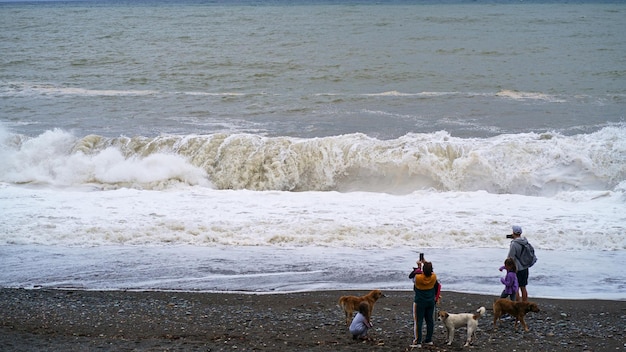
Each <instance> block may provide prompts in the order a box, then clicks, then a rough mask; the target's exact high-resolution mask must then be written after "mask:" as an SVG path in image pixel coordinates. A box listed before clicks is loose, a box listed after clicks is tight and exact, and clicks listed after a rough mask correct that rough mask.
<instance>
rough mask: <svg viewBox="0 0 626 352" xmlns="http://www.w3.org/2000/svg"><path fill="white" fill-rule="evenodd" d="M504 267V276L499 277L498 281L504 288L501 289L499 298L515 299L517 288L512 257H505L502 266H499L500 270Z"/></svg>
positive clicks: (515, 270) (515, 269) (515, 271)
mask: <svg viewBox="0 0 626 352" xmlns="http://www.w3.org/2000/svg"><path fill="white" fill-rule="evenodd" d="M504 269H506V276H505V277H501V278H500V281H501V282H502V283H503V284H504V290H502V294H501V295H500V298H507V297H511V301H515V296H516V295H517V289H518V283H517V266H516V265H515V260H514V259H513V258H506V260H505V261H504V266H501V267H500V271H502V270H504Z"/></svg>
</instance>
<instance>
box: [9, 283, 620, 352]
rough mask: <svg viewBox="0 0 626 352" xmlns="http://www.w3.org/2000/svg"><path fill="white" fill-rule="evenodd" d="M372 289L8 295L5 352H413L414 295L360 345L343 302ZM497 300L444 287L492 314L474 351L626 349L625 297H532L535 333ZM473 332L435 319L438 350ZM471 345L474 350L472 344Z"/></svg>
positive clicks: (462, 304) (455, 303) (448, 296)
mask: <svg viewBox="0 0 626 352" xmlns="http://www.w3.org/2000/svg"><path fill="white" fill-rule="evenodd" d="M365 293H367V291H365V290H337V291H310V292H292V293H276V294H272V293H253V292H250V293H216V292H212V293H209V292H171V291H79V290H50V289H38V290H26V289H8V288H3V289H0V321H1V322H2V323H1V325H0V346H3V351H29V350H40V351H56V350H64V351H87V350H95V349H97V350H101V351H119V350H133V351H163V350H170V351H226V350H230V351H232V350H234V349H236V350H238V351H253V350H254V351H293V350H298V351H339V350H341V351H361V350H375V351H410V350H417V349H414V348H410V347H409V345H410V343H411V341H412V340H413V329H412V326H413V318H412V314H411V308H410V307H411V304H412V299H413V293H412V292H411V291H384V293H385V295H386V297H383V298H381V299H380V300H379V301H378V302H377V303H376V305H375V308H374V311H373V314H372V321H373V323H374V327H373V328H372V329H371V330H370V333H369V335H370V337H371V338H372V341H368V342H358V341H354V340H352V337H351V335H350V334H349V332H348V329H347V327H346V326H345V322H344V321H343V313H342V312H341V310H340V308H339V307H338V305H337V300H338V299H339V297H340V296H342V295H347V294H351V295H363V294H365ZM495 298H496V297H495V296H490V295H480V294H471V293H459V292H452V291H443V293H442V303H441V309H443V310H446V311H448V312H452V313H465V312H473V311H475V310H476V309H478V308H479V307H480V306H484V307H485V308H487V313H486V316H484V317H482V318H481V319H480V321H479V328H478V332H477V340H476V342H475V343H474V344H473V346H471V347H470V349H471V350H472V351H494V350H509V351H511V350H516V351H538V350H541V351H566V350H572V351H620V350H626V344H625V343H624V341H626V301H616V300H589V299H583V300H572V299H548V298H536V299H534V298H532V297H531V298H530V300H531V301H534V302H536V303H537V304H538V305H539V307H540V309H541V311H540V312H539V313H529V314H528V315H527V317H526V322H527V323H528V325H529V328H530V330H529V331H528V332H524V331H523V330H522V329H521V328H520V327H518V330H517V331H516V330H514V329H513V322H512V321H501V322H500V325H499V328H498V329H497V330H494V329H493V314H492V307H491V305H492V302H493V300H494V299H495ZM465 333H466V332H465V329H464V328H462V329H457V331H456V333H455V338H454V341H453V343H452V345H451V346H448V345H446V342H447V340H446V337H445V329H444V328H443V326H442V325H441V324H440V323H439V322H435V333H434V342H435V345H434V346H433V347H431V348H429V350H435V351H455V350H462V349H463V344H464V342H465V338H466V335H465ZM465 349H467V347H466V348H465Z"/></svg>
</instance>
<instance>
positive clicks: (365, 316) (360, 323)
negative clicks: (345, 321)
mask: <svg viewBox="0 0 626 352" xmlns="http://www.w3.org/2000/svg"><path fill="white" fill-rule="evenodd" d="M371 327H372V323H371V322H370V305H369V304H367V302H361V304H359V312H358V313H356V316H355V317H354V319H352V324H350V333H351V334H352V338H353V339H355V340H356V339H357V338H358V339H361V340H367V339H368V337H367V331H368V330H369V328H371Z"/></svg>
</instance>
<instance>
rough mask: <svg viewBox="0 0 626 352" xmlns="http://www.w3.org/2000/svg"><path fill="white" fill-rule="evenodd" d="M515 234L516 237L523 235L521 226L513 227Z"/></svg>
mask: <svg viewBox="0 0 626 352" xmlns="http://www.w3.org/2000/svg"><path fill="white" fill-rule="evenodd" d="M513 233H514V234H516V235H521V234H522V227H521V226H517V225H513Z"/></svg>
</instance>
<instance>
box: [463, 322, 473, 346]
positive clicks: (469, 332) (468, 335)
mask: <svg viewBox="0 0 626 352" xmlns="http://www.w3.org/2000/svg"><path fill="white" fill-rule="evenodd" d="M472 334H473V331H472V328H470V327H469V326H468V327H467V340H465V345H463V347H467V346H469V345H470V344H471V343H472Z"/></svg>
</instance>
